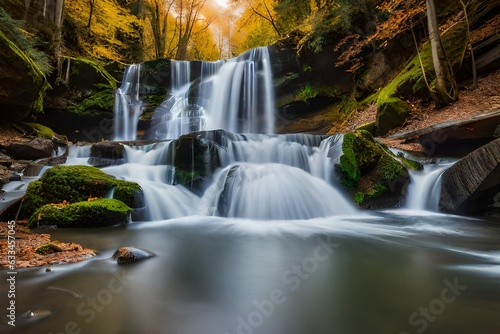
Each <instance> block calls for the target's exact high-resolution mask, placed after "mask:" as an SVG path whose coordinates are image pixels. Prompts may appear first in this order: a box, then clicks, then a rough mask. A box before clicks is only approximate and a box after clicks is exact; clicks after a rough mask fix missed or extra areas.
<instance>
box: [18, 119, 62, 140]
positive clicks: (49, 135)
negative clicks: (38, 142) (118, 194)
mask: <svg viewBox="0 0 500 334" xmlns="http://www.w3.org/2000/svg"><path fill="white" fill-rule="evenodd" d="M23 124H25V125H26V126H28V127H29V128H30V129H31V132H32V134H33V135H35V136H37V137H40V138H46V139H50V140H53V139H54V138H55V139H57V140H58V141H59V142H63V143H67V142H68V138H67V137H66V136H64V135H60V134H57V133H55V132H54V131H53V130H52V129H51V128H49V127H47V126H44V125H42V124H38V123H23Z"/></svg>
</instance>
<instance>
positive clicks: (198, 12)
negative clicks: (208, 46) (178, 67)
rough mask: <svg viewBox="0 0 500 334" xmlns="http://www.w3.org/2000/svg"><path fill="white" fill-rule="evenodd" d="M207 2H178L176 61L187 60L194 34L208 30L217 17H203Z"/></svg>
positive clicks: (182, 0)
mask: <svg viewBox="0 0 500 334" xmlns="http://www.w3.org/2000/svg"><path fill="white" fill-rule="evenodd" d="M206 2H207V0H177V1H176V6H175V12H176V15H177V16H176V33H177V52H176V55H175V58H176V59H179V60H183V59H187V57H188V46H189V42H190V40H191V37H192V36H193V34H196V33H201V32H202V31H204V30H206V29H208V28H209V27H210V25H211V24H212V22H213V21H214V20H215V17H205V16H204V15H203V14H204V13H203V9H204V7H205V4H206ZM198 27H199V28H198Z"/></svg>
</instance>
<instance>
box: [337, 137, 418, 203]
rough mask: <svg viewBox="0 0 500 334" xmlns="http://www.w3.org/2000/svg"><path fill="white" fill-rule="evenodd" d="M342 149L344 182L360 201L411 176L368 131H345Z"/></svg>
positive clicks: (356, 199)
mask: <svg viewBox="0 0 500 334" xmlns="http://www.w3.org/2000/svg"><path fill="white" fill-rule="evenodd" d="M342 152H343V154H342V156H341V157H340V162H339V167H340V171H341V172H342V177H341V182H342V184H343V185H344V186H345V187H346V188H347V189H350V190H353V200H354V201H355V202H356V203H357V204H360V203H362V202H363V201H364V200H365V199H366V198H374V197H378V196H380V195H382V194H384V193H386V192H387V191H389V189H391V184H392V183H394V180H400V179H401V177H402V176H403V177H405V178H406V177H408V175H407V172H406V169H405V168H404V167H403V165H402V164H401V163H400V162H399V161H398V160H397V159H396V157H395V156H394V155H393V154H392V153H391V152H390V151H388V150H386V149H385V148H384V147H383V146H382V145H381V144H379V143H377V142H376V141H375V139H374V138H373V136H372V135H371V134H370V133H369V132H368V131H365V130H359V131H354V132H349V133H346V134H345V135H344V140H343V142H342Z"/></svg>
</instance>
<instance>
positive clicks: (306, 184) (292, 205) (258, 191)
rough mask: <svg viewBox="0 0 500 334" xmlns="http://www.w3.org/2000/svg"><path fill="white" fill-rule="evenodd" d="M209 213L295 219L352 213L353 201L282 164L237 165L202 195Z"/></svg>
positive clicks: (255, 217) (304, 173) (223, 174)
mask: <svg viewBox="0 0 500 334" xmlns="http://www.w3.org/2000/svg"><path fill="white" fill-rule="evenodd" d="M204 200H205V202H206V203H208V204H207V206H208V209H209V210H208V212H209V213H211V214H215V215H218V216H223V217H237V218H249V219H259V220H269V219H272V220H294V219H310V218H316V217H326V216H332V215H345V214H354V213H356V212H357V210H356V209H355V207H354V205H353V204H352V202H349V201H348V200H347V199H346V198H345V196H344V195H343V194H341V193H340V192H339V191H338V190H337V189H336V188H334V187H332V186H331V185H329V184H328V183H326V182H325V181H324V180H322V179H320V178H317V177H314V176H312V175H311V174H309V173H307V172H305V171H304V170H302V169H299V168H296V167H290V166H286V165H282V164H276V163H271V164H252V163H240V164H236V165H231V166H228V167H226V168H225V169H224V170H222V171H221V172H220V173H219V175H218V177H217V178H216V180H215V182H214V183H213V184H212V185H211V187H210V188H209V189H208V190H207V191H206V192H205V196H204Z"/></svg>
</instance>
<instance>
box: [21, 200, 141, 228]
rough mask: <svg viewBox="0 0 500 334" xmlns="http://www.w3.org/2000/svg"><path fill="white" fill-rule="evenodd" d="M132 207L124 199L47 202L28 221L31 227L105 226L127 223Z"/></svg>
mask: <svg viewBox="0 0 500 334" xmlns="http://www.w3.org/2000/svg"><path fill="white" fill-rule="evenodd" d="M131 211H132V209H131V208H130V207H129V206H127V205H126V204H124V203H123V202H122V201H119V200H116V199H110V198H102V199H97V200H93V201H85V202H78V203H71V204H66V203H63V204H47V205H44V206H42V207H41V208H39V209H38V210H37V211H36V212H35V213H34V214H33V215H32V216H31V218H30V220H29V222H28V227H29V228H34V227H37V226H41V225H56V226H57V227H105V226H113V225H117V224H125V223H127V222H128V220H129V214H130V212H131Z"/></svg>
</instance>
